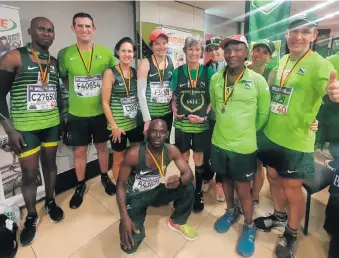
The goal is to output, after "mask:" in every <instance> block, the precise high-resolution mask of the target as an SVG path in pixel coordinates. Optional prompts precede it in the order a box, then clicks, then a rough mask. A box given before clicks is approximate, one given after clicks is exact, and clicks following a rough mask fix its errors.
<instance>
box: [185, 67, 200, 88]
mask: <svg viewBox="0 0 339 258" xmlns="http://www.w3.org/2000/svg"><path fill="white" fill-rule="evenodd" d="M199 69H200V63H199V66H198V69H197V73H196V76H195V80H192V76H191V69H190V67H189V65H188V64H187V74H188V78H189V81H190V85H191V88H196V87H197V81H198V75H199ZM192 93H193V91H192Z"/></svg>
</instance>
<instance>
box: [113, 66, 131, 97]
mask: <svg viewBox="0 0 339 258" xmlns="http://www.w3.org/2000/svg"><path fill="white" fill-rule="evenodd" d="M116 68H117V70H118V72H119V74H120V76H121V78H122V81H123V83H124V86H125V90H126V95H127V96H128V95H129V92H130V91H131V68H130V69H129V74H128V88H127V83H126V81H125V76H124V73H123V72H122V69H121V66H120V64H119V65H118V66H117V67H116Z"/></svg>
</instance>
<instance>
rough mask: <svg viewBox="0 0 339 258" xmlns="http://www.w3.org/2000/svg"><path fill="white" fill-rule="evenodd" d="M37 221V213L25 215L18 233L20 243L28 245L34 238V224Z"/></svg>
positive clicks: (36, 223)
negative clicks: (23, 222)
mask: <svg viewBox="0 0 339 258" xmlns="http://www.w3.org/2000/svg"><path fill="white" fill-rule="evenodd" d="M38 223H39V218H38V215H34V216H27V217H26V221H25V224H24V227H23V229H22V232H21V235H20V244H21V245H29V244H31V243H32V242H33V241H34V240H35V238H36V226H37V225H38Z"/></svg>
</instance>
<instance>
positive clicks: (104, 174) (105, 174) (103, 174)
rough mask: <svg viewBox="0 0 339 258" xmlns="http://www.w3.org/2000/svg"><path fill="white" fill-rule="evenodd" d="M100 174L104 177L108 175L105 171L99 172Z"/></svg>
mask: <svg viewBox="0 0 339 258" xmlns="http://www.w3.org/2000/svg"><path fill="white" fill-rule="evenodd" d="M100 175H101V177H106V176H108V175H107V172H106V173H104V172H100Z"/></svg>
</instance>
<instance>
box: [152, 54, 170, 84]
mask: <svg viewBox="0 0 339 258" xmlns="http://www.w3.org/2000/svg"><path fill="white" fill-rule="evenodd" d="M152 58H153V64H154V63H155V68H157V70H158V74H159V79H160V83H161V85H162V84H163V82H164V77H165V69H166V65H167V57H166V58H165V66H164V69H162V75H161V71H160V68H159V64H158V61H157V58H156V57H155V55H153V56H152Z"/></svg>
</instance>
